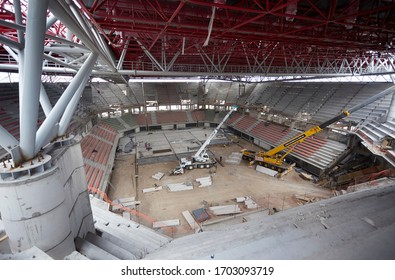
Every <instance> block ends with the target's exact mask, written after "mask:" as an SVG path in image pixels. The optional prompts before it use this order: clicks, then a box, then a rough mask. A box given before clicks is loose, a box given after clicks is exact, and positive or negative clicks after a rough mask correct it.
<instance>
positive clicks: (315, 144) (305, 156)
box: [230, 116, 347, 173]
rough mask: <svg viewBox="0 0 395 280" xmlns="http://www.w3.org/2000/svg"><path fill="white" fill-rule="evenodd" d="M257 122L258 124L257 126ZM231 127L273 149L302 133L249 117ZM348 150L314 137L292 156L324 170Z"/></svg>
mask: <svg viewBox="0 0 395 280" xmlns="http://www.w3.org/2000/svg"><path fill="white" fill-rule="evenodd" d="M256 122H258V123H257V124H256ZM230 126H231V127H233V128H234V129H237V130H238V131H240V132H242V133H245V134H247V135H250V136H251V137H253V138H254V139H259V140H260V141H263V142H264V143H266V144H267V145H269V146H270V147H272V148H274V147H276V146H278V145H280V144H282V143H284V142H286V141H287V140H290V139H291V138H293V137H295V136H296V135H298V134H300V133H301V131H298V130H295V129H290V128H288V127H286V126H282V125H278V124H274V123H270V122H266V121H257V120H256V119H255V121H254V118H251V117H249V116H244V117H243V118H242V119H240V120H239V121H238V122H236V123H233V124H230ZM251 127H252V128H251ZM346 148H347V147H346V145H344V144H342V143H339V142H336V141H333V140H329V139H323V138H320V137H318V136H312V137H309V138H306V140H304V141H303V142H302V143H300V144H297V145H296V146H295V147H294V149H293V151H292V152H291V153H290V155H291V156H293V157H295V158H297V159H299V160H302V161H303V162H305V163H307V164H309V165H312V166H314V167H315V168H316V169H318V170H324V169H325V168H327V167H328V166H329V165H330V164H331V163H332V162H333V161H334V160H336V159H337V158H338V157H339V156H340V155H341V154H342V153H343V152H344V151H345V150H346ZM316 169H314V170H315V171H314V172H316ZM318 173H319V172H318Z"/></svg>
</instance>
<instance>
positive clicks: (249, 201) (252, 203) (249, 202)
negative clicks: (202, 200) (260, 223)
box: [236, 196, 258, 209]
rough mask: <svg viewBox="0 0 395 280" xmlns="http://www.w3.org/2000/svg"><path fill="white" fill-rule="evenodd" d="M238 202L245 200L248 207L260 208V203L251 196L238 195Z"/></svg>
mask: <svg viewBox="0 0 395 280" xmlns="http://www.w3.org/2000/svg"><path fill="white" fill-rule="evenodd" d="M236 202H244V205H245V206H246V207H247V209H256V208H258V204H256V202H255V201H253V200H252V198H251V196H242V197H236Z"/></svg>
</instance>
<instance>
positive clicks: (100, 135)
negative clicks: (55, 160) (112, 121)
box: [80, 123, 117, 192]
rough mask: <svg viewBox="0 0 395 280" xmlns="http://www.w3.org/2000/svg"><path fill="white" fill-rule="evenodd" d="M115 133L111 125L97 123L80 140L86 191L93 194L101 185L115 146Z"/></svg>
mask: <svg viewBox="0 0 395 280" xmlns="http://www.w3.org/2000/svg"><path fill="white" fill-rule="evenodd" d="M116 135H117V131H116V130H115V129H114V128H113V127H111V125H108V124H105V123H99V124H96V125H95V126H93V127H92V129H91V131H90V133H89V134H88V135H87V136H85V137H84V138H83V139H82V140H81V143H80V144H81V150H82V157H83V159H84V164H85V174H86V183H87V185H88V190H89V191H92V192H95V191H96V190H97V189H99V186H100V185H101V183H102V180H103V177H104V173H105V170H107V166H108V163H109V162H108V161H109V158H110V155H111V152H112V151H113V147H114V145H115V144H116V143H115V141H116Z"/></svg>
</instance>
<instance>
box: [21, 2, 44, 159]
mask: <svg viewBox="0 0 395 280" xmlns="http://www.w3.org/2000/svg"><path fill="white" fill-rule="evenodd" d="M47 7H48V0H42V1H40V3H39V5H38V3H36V4H34V3H30V5H29V6H28V16H27V24H26V38H25V40H26V43H25V50H26V51H25V52H26V53H25V61H24V66H23V73H22V76H23V89H22V97H23V98H22V100H21V103H22V104H21V111H20V135H21V138H20V146H21V152H22V155H23V157H24V159H25V160H28V159H31V158H33V157H34V156H35V152H34V147H35V143H36V130H37V119H38V106H39V95H40V85H41V73H42V62H43V52H44V39H45V31H46V29H45V27H46V21H47Z"/></svg>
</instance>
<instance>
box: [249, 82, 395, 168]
mask: <svg viewBox="0 0 395 280" xmlns="http://www.w3.org/2000/svg"><path fill="white" fill-rule="evenodd" d="M394 91H395V86H392V87H390V88H388V89H386V90H384V91H382V92H380V93H378V94H376V95H374V96H372V97H370V98H368V99H367V100H365V101H364V102H362V103H360V104H358V105H355V106H354V107H352V108H350V109H349V110H345V111H343V112H342V113H341V114H339V115H338V116H336V117H334V118H332V119H330V120H328V121H326V122H324V123H322V124H320V125H317V126H314V127H312V128H310V129H308V130H306V131H304V132H302V133H301V134H299V135H296V136H295V137H293V138H291V139H290V140H288V141H286V142H284V143H282V144H280V145H278V146H277V147H274V148H273V149H271V150H269V151H267V152H264V151H259V152H255V151H251V150H242V158H243V159H244V160H249V161H250V164H251V165H252V164H254V163H258V164H259V165H262V166H264V167H267V168H270V169H273V170H276V171H278V172H279V173H283V172H284V171H287V170H288V169H289V167H290V166H289V165H288V164H286V163H285V162H284V159H285V157H286V156H287V155H288V154H289V153H290V152H292V150H293V149H294V148H295V146H296V145H297V144H299V143H301V142H303V141H304V140H305V139H306V138H308V137H310V136H313V135H314V134H317V133H318V132H320V131H322V130H323V129H324V128H326V127H327V126H329V125H331V124H332V123H335V122H337V121H339V120H341V119H343V118H344V117H347V116H349V115H350V114H351V113H353V112H355V111H357V110H359V109H361V108H362V107H365V106H366V105H368V104H370V103H373V102H374V101H376V100H378V99H380V98H382V97H384V96H386V95H387V94H390V93H393V92H394Z"/></svg>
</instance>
